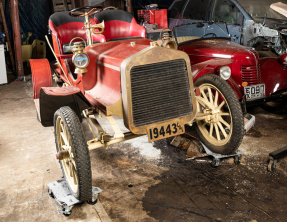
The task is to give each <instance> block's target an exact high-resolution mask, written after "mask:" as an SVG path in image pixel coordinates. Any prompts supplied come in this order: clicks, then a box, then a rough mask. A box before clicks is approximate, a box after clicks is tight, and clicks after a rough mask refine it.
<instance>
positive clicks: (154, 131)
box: [147, 122, 185, 142]
mask: <svg viewBox="0 0 287 222" xmlns="http://www.w3.org/2000/svg"><path fill="white" fill-rule="evenodd" d="M184 132H185V128H184V125H183V124H181V123H176V122H175V123H169V124H162V125H157V126H156V127H151V128H148V129H147V134H148V140H149V141H150V142H151V141H155V140H160V139H164V138H167V137H171V136H175V135H178V134H183V133H184Z"/></svg>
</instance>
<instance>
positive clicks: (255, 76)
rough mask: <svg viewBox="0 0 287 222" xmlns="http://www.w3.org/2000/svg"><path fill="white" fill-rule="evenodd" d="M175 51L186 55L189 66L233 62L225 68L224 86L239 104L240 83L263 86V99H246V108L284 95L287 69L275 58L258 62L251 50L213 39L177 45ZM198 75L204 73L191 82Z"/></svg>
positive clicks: (240, 96)
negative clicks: (213, 61)
mask: <svg viewBox="0 0 287 222" xmlns="http://www.w3.org/2000/svg"><path fill="white" fill-rule="evenodd" d="M178 50H181V51H184V52H186V53H187V54H188V55H189V58H190V62H191V64H192V65H193V64H197V63H201V62H204V61H207V60H210V59H214V58H227V59H232V60H233V61H234V62H233V63H232V64H229V65H228V66H229V67H230V68H231V72H232V74H231V77H230V78H229V79H228V80H227V82H228V83H229V85H230V86H231V87H232V88H233V90H234V91H235V93H236V95H237V97H238V99H239V100H242V98H243V96H244V86H243V85H244V84H243V83H245V84H246V83H247V84H248V86H252V85H257V84H265V96H266V97H263V98H259V99H252V100H248V99H247V104H248V105H252V104H257V103H259V102H267V101H271V100H274V99H277V98H278V97H281V96H282V95H283V94H284V92H286V91H287V67H286V66H285V65H284V64H282V62H280V59H279V58H259V56H258V53H257V52H256V51H255V49H253V48H250V47H245V46H242V45H239V44H236V43H234V42H231V41H230V40H228V39H222V38H213V39H196V40H192V41H190V42H187V43H182V44H179V46H178ZM218 71H219V70H218ZM218 73H219V72H216V73H215V74H218ZM201 75H204V73H200V74H199V75H197V76H194V81H195V80H196V79H197V78H198V77H200V76H201ZM242 84H243V85H242Z"/></svg>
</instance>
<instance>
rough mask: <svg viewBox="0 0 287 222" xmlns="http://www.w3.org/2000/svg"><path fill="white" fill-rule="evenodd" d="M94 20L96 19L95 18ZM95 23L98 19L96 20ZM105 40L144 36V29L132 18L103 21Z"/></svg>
mask: <svg viewBox="0 0 287 222" xmlns="http://www.w3.org/2000/svg"><path fill="white" fill-rule="evenodd" d="M95 20H96V19H95ZM96 22H97V23H100V21H98V20H96ZM103 35H104V36H105V38H106V40H107V41H108V40H110V39H114V38H126V37H143V38H145V37H146V30H145V28H144V27H143V26H140V25H139V24H137V22H136V20H135V19H134V18H133V19H132V22H131V23H129V22H123V21H118V20H113V21H107V22H105V31H104V32H103Z"/></svg>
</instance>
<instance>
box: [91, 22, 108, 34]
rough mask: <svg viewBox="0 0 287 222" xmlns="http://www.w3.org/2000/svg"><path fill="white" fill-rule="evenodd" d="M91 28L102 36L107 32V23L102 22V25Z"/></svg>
mask: <svg viewBox="0 0 287 222" xmlns="http://www.w3.org/2000/svg"><path fill="white" fill-rule="evenodd" d="M91 28H92V32H93V33H94V34H102V33H103V32H104V31H105V21H102V23H100V24H95V25H93V26H92V27H91ZM96 29H99V30H98V31H96Z"/></svg>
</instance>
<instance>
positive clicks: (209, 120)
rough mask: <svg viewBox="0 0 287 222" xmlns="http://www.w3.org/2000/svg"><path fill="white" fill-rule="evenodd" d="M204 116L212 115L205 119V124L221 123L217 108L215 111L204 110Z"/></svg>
mask: <svg viewBox="0 0 287 222" xmlns="http://www.w3.org/2000/svg"><path fill="white" fill-rule="evenodd" d="M203 113H204V114H210V115H208V116H206V117H205V120H204V121H205V123H209V124H210V123H218V122H219V113H220V111H219V110H218V109H217V108H215V109H208V108H206V109H204V110H203Z"/></svg>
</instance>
